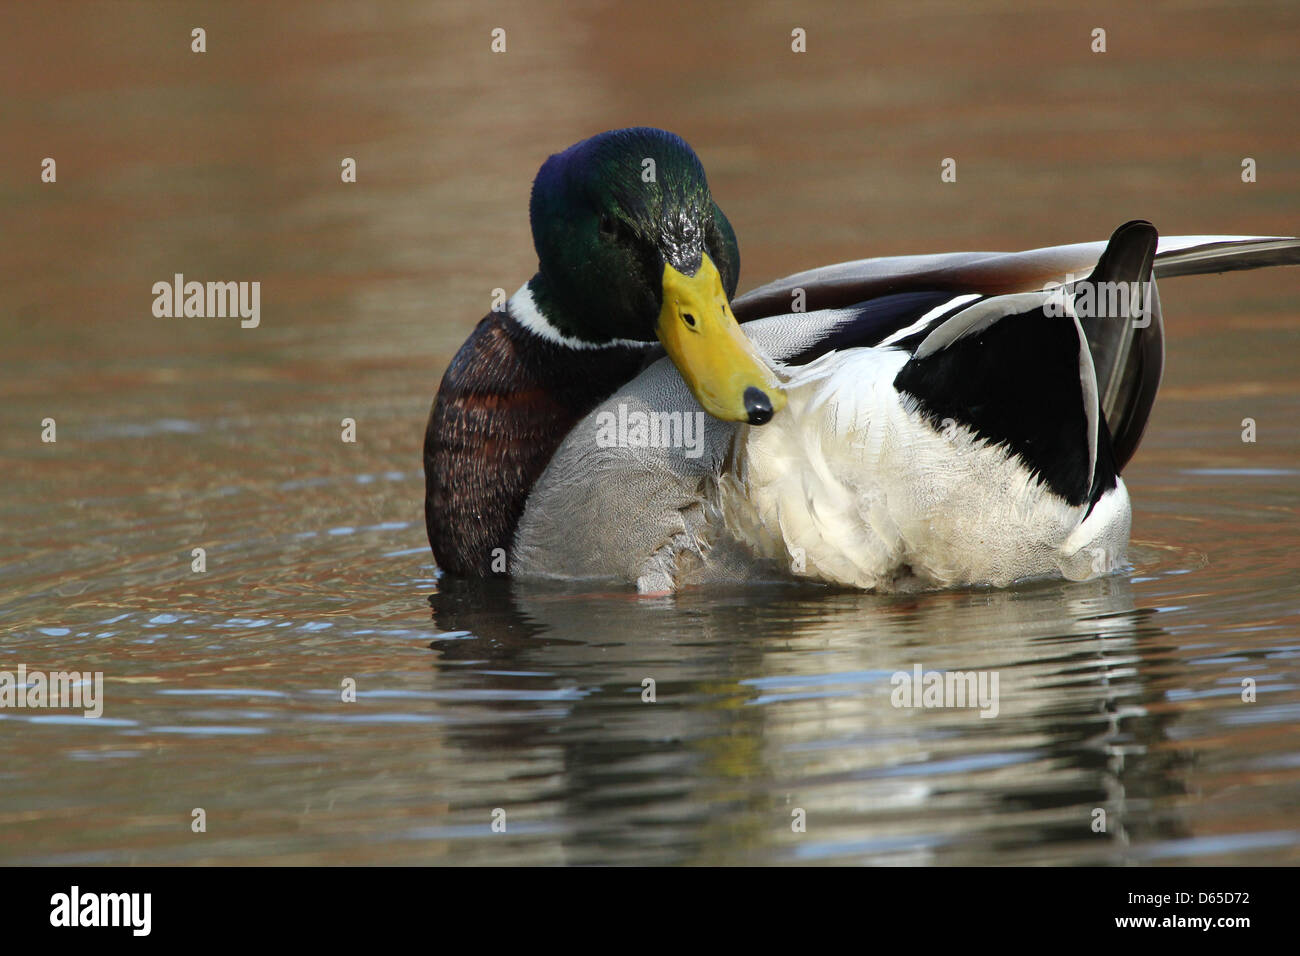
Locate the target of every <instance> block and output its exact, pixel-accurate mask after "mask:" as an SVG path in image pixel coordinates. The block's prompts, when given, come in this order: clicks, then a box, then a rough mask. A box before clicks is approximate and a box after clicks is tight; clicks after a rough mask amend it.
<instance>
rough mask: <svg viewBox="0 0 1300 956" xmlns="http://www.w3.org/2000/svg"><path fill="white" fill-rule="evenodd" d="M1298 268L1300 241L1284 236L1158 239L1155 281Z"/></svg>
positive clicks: (1175, 237) (1176, 237)
mask: <svg viewBox="0 0 1300 956" xmlns="http://www.w3.org/2000/svg"><path fill="white" fill-rule="evenodd" d="M1295 265H1300V239H1293V238H1287V237H1283V236H1171V237H1168V238H1166V239H1161V240H1160V251H1159V252H1157V253H1156V264H1155V275H1156V278H1157V279H1164V278H1166V277H1172V276H1195V275H1204V274H1206V273H1210V272H1236V271H1237V270H1240V269H1264V268H1267V267H1269V266H1295Z"/></svg>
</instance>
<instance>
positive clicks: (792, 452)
mask: <svg viewBox="0 0 1300 956" xmlns="http://www.w3.org/2000/svg"><path fill="white" fill-rule="evenodd" d="M530 213H531V221H532V230H533V240H534V244H535V246H536V248H537V254H538V260H539V266H538V272H537V274H536V275H535V276H533V278H532V279H530V280H529V281H528V282H527V283H525V284H524V285H523V287H522V288H520V289H519V291H518V292H517V293H515V295H514V296H513V297H512V298H511V299H510V300H509V303H508V305H507V308H506V310H505V311H503V312H494V313H492V314H490V315H488V316H487V318H485V319H483V321H482V322H480V323H479V325H478V327H477V328H476V329H475V330H474V333H473V334H472V335H471V336H470V338H469V340H468V341H467V342H466V343H465V345H464V346H463V347H462V348H461V349H460V351H459V352H458V353H457V355H456V357H455V358H454V359H453V360H452V363H451V366H450V368H448V370H447V373H446V375H445V376H444V377H443V380H442V385H441V388H440V389H439V391H438V396H437V399H436V400H435V402H434V406H433V410H432V412H431V414H430V416H429V423H428V428H427V431H426V434H425V444H424V466H425V477H426V490H427V494H426V502H425V504H426V523H427V528H428V533H429V541H430V544H431V546H432V548H433V552H434V556H435V558H436V559H437V562H438V565H439V566H440V567H441V568H442V569H443V570H444V571H446V572H449V573H453V574H460V575H470V576H488V575H492V574H500V573H507V572H508V573H510V574H514V575H518V576H524V577H544V578H561V579H618V580H623V581H627V582H630V583H636V584H637V586H638V587H639V588H640V590H642V591H663V590H671V589H673V588H675V587H680V586H683V585H686V584H693V583H700V582H705V581H721V580H727V581H731V580H752V579H755V578H811V579H814V580H820V581H825V582H830V583H835V584H842V585H848V586H854V587H861V588H880V589H889V588H899V587H912V586H917V585H920V586H948V585H972V584H994V585H1004V584H1008V583H1010V582H1012V581H1015V580H1018V579H1022V578H1027V577H1034V576H1042V575H1060V576H1065V577H1067V578H1073V579H1080V578H1085V577H1091V576H1094V575H1096V574H1100V573H1104V572H1106V571H1109V570H1112V569H1113V568H1115V567H1116V566H1118V565H1119V564H1121V563H1122V562H1123V561H1124V560H1125V549H1126V547H1127V542H1128V533H1129V520H1130V506H1129V498H1128V492H1127V490H1126V488H1125V486H1124V482H1123V480H1122V479H1121V478H1120V476H1119V473H1120V470H1121V469H1122V468H1123V466H1124V465H1125V463H1126V462H1127V461H1128V460H1129V458H1130V457H1131V456H1132V454H1133V452H1134V450H1135V449H1136V447H1137V444H1138V441H1139V439H1140V438H1141V435H1142V431H1143V428H1144V427H1145V425H1146V420H1147V416H1148V414H1149V412H1150V409H1151V405H1152V402H1153V401H1154V398H1155V392H1156V388H1157V386H1158V385H1159V382H1160V376H1161V372H1162V367H1163V353H1164V345H1163V326H1162V319H1161V315H1160V307H1159V299H1158V296H1157V295H1156V292H1155V285H1154V283H1153V282H1152V281H1151V280H1152V278H1153V277H1154V276H1160V275H1182V274H1189V273H1196V272H1214V271H1225V270H1228V269H1239V268H1253V267H1256V266H1261V265H1273V264H1282V263H1294V262H1296V261H1298V258H1297V257H1298V256H1300V249H1298V248H1297V246H1298V245H1300V243H1297V241H1296V240H1294V239H1268V238H1258V237H1178V238H1175V239H1172V240H1169V239H1166V240H1163V241H1161V240H1158V238H1157V234H1156V230H1155V228H1154V227H1152V226H1151V224H1150V223H1146V222H1141V221H1136V222H1130V223H1126V224H1125V225H1123V226H1121V227H1120V228H1119V229H1118V230H1116V232H1115V234H1114V235H1113V236H1112V237H1111V239H1110V240H1109V242H1107V243H1084V244H1079V245H1072V246H1057V247H1052V248H1047V249H1037V250H1032V251H1030V252H1023V253H1010V254H999V253H956V254H950V255H938V256H908V257H900V258H893V259H874V260H863V261H860V262H852V263H844V264H841V265H836V266H828V267H826V268H823V269H817V270H813V271H811V272H806V273H802V274H800V275H796V276H791V277H789V278H787V279H784V280H780V281H778V282H775V283H772V284H770V285H768V286H764V287H763V288H761V289H758V290H755V291H753V292H751V293H748V294H747V295H745V296H742V297H740V298H738V299H734V300H733V297H734V295H735V291H736V283H737V280H738V278H739V271H740V255H739V250H738V247H737V244H736V237H735V234H734V232H733V231H732V228H731V225H730V223H729V222H728V221H727V218H726V216H724V215H723V213H722V210H721V209H719V208H718V205H717V203H715V202H714V201H713V198H712V195H711V194H710V192H709V187H708V182H707V180H706V178H705V174H704V169H703V167H702V166H701V164H700V161H699V159H698V158H697V157H696V155H695V153H694V152H693V151H692V150H691V148H690V147H689V146H688V145H687V144H686V143H685V142H684V141H683V140H681V139H680V138H679V137H677V136H674V135H673V134H671V133H667V132H664V131H662V130H657V129H646V128H641V129H626V130H617V131H613V132H608V133H603V134H601V135H599V136H595V137H592V138H591V139H588V140H584V141H583V142H581V143H578V144H577V145H575V146H573V147H571V148H569V149H567V150H565V151H564V152H562V153H558V154H556V155H554V156H551V157H550V158H549V159H548V160H547V161H546V163H545V164H544V165H543V166H542V168H541V170H540V172H539V173H538V175H537V179H536V181H535V183H534V185H533V192H532V199H531V208H530ZM792 309H795V310H798V311H791V310H792ZM740 322H744V323H745V324H744V325H743V326H742V325H740V324H739V323H740ZM661 346H662V347H661ZM665 352H666V353H667V354H666V355H665V354H664V353H665ZM705 413H707V414H705Z"/></svg>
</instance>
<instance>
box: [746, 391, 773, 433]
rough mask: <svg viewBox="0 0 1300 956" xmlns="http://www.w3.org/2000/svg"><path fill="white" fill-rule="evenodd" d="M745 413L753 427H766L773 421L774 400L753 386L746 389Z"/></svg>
mask: <svg viewBox="0 0 1300 956" xmlns="http://www.w3.org/2000/svg"><path fill="white" fill-rule="evenodd" d="M745 413H746V414H747V415H749V423H750V424H751V425H765V424H767V423H768V422H770V421H771V420H772V400H771V399H770V398H768V397H767V393H766V392H764V391H763V390H762V389H760V388H755V387H754V386H753V385H751V386H749V388H747V389H745Z"/></svg>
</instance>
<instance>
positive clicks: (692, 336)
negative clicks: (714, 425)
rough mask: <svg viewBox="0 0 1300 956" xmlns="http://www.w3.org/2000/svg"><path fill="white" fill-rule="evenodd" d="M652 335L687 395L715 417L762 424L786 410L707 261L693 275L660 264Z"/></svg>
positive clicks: (779, 391)
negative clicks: (661, 279)
mask: <svg viewBox="0 0 1300 956" xmlns="http://www.w3.org/2000/svg"><path fill="white" fill-rule="evenodd" d="M655 332H656V334H657V335H658V336H659V341H660V342H662V343H663V345H664V348H665V349H667V351H668V357H669V358H671V359H672V360H673V364H674V365H676V366H677V370H678V371H679V372H681V373H682V378H683V379H684V380H685V382H686V384H687V386H688V387H689V388H690V390H691V394H693V395H694V396H695V398H696V400H697V401H698V402H699V403H700V405H702V406H703V407H704V410H705V411H706V412H708V413H709V414H710V415H712V416H713V417H714V418H720V419H722V420H723V421H724V422H748V423H749V424H751V425H762V424H763V423H765V422H767V421H770V420H771V418H772V416H773V415H775V414H776V413H777V412H779V411H780V410H781V409H783V408H785V392H784V391H782V389H781V384H780V382H779V381H778V379H777V377H776V373H775V372H773V371H772V369H771V368H770V367H768V364H767V362H766V361H765V360H764V359H763V356H762V355H761V354H760V353H759V351H758V349H757V348H755V347H754V344H753V343H752V342H750V341H749V338H748V336H746V335H745V333H744V332H742V331H741V330H740V323H738V322H737V321H736V317H735V315H733V314H732V312H731V307H730V306H729V305H728V304H727V293H726V292H725V291H724V290H723V288H722V277H721V276H720V275H718V269H717V266H715V265H714V264H713V262H712V260H710V259H709V257H708V256H703V257H702V258H701V261H700V268H699V271H697V272H696V273H695V275H693V276H687V275H683V274H682V273H680V272H678V271H677V270H676V269H674V268H673V267H672V266H670V265H668V264H667V263H665V264H664V300H663V308H662V309H661V310H660V312H659V324H658V325H657V326H656V327H655Z"/></svg>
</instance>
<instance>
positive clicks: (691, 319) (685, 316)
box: [682, 312, 695, 328]
mask: <svg viewBox="0 0 1300 956" xmlns="http://www.w3.org/2000/svg"><path fill="white" fill-rule="evenodd" d="M682 321H683V322H685V323H686V324H687V325H689V326H690V327H691V328H695V316H693V315H691V314H690V313H689V312H683V313H682Z"/></svg>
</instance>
